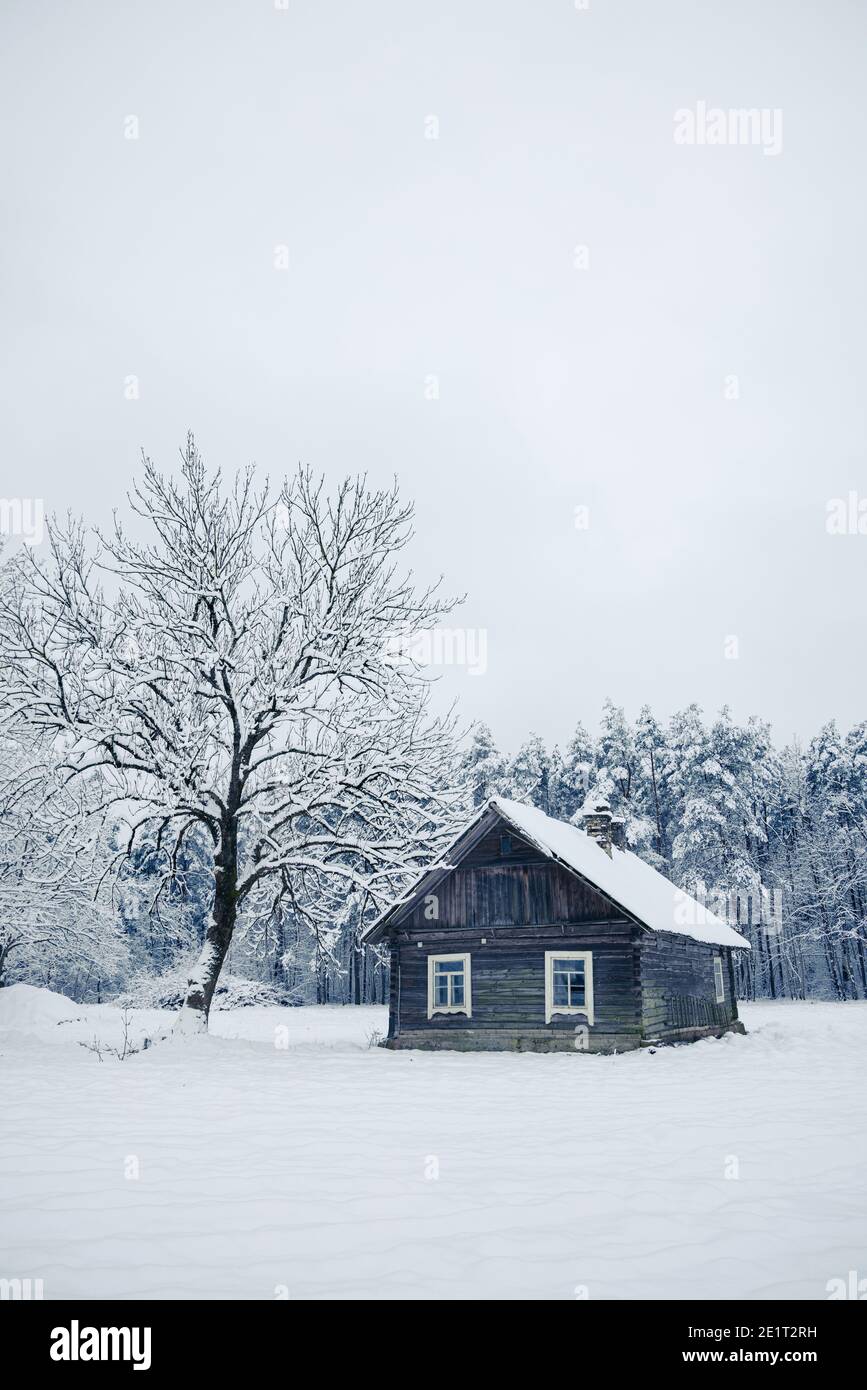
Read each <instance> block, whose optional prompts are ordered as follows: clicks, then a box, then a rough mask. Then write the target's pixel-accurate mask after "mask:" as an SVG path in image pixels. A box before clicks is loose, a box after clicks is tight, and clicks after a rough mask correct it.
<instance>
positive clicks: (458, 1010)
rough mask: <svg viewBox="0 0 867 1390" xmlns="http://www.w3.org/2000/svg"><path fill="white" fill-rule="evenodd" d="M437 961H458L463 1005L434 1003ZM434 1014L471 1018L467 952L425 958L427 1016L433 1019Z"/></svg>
mask: <svg viewBox="0 0 867 1390" xmlns="http://www.w3.org/2000/svg"><path fill="white" fill-rule="evenodd" d="M438 960H459V961H461V962H462V964H463V967H464V1002H463V1004H437V1003H436V1002H435V991H434V981H435V978H436V963H437V961H438ZM434 1014H465V1015H466V1017H467V1018H472V1016H473V982H472V974H471V967H470V956H469V952H467V953H463V952H457V953H456V954H451V955H444V956H428V958H427V1016H428V1018H433V1016H434Z"/></svg>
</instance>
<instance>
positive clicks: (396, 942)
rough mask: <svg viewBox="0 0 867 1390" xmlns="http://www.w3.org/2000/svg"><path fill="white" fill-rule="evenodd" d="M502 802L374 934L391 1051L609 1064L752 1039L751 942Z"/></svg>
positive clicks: (588, 822)
mask: <svg viewBox="0 0 867 1390" xmlns="http://www.w3.org/2000/svg"><path fill="white" fill-rule="evenodd" d="M624 841H625V837H624V834H623V825H622V822H620V821H618V820H617V819H616V818H614V817H613V816H612V815H611V812H610V810H609V809H608V807H607V806H604V805H602V806H597V807H596V808H595V810H594V811H592V812H591V813H590V814H588V815H587V816H586V817H585V820H584V829H579V828H578V827H577V826H574V825H570V824H567V823H565V822H564V821H558V820H554V819H552V818H551V817H550V816H546V815H545V814H544V813H543V812H542V811H539V810H537V809H536V808H535V807H532V806H525V805H522V804H521V803H519V802H515V801H508V800H506V799H504V798H502V797H494V798H493V799H492V800H491V801H489V802H488V803H487V805H486V806H485V807H484V808H483V809H482V810H481V811H480V813H479V814H478V815H477V816H476V818H475V819H474V820H473V822H472V823H471V824H470V825H469V826H468V827H467V828H466V830H464V831H463V833H462V834H461V835H460V836H459V837H458V838H457V840H456V841H455V842H454V844H453V845H452V846H451V848H450V849H449V850H448V852H447V853H446V855H445V856H444V858H443V861H442V862H441V863H440V864H439V865H437V866H435V867H434V868H432V869H431V870H430V871H429V872H427V873H425V874H424V875H423V876H422V877H421V878H420V879H419V880H418V881H417V882H416V883H415V884H414V885H413V887H412V888H411V889H410V891H409V892H408V893H407V894H405V895H404V896H403V897H402V898H401V899H400V900H399V901H398V902H396V903H394V904H393V905H392V906H391V907H390V908H389V909H388V910H387V911H386V912H384V913H383V914H382V915H381V916H380V917H379V918H378V919H377V921H376V922H374V923H373V925H372V926H371V927H370V928H369V930H368V932H367V935H366V938H365V939H366V941H368V942H383V943H387V945H388V947H389V950H390V957H391V993H390V1008H389V1029H388V1038H387V1043H386V1045H387V1046H388V1047H393V1048H403V1047H422V1048H453V1049H479V1048H481V1049H506V1048H508V1049H515V1050H518V1051H521V1050H527V1051H551V1050H560V1049H568V1050H578V1051H589V1052H612V1051H620V1050H622V1049H625V1048H635V1047H641V1046H644V1045H646V1044H649V1043H656V1042H679V1041H693V1040H694V1039H697V1038H701V1037H707V1036H713V1037H718V1036H720V1035H721V1034H723V1033H725V1032H731V1031H736V1032H741V1033H742V1032H743V1031H744V1029H743V1024H741V1023H740V1022H739V1021H738V1010H737V1003H736V1000H735V988H734V970H733V967H732V952H733V951H735V950H749V943H748V942H747V941H746V940H745V939H744V938H743V937H742V936H741V935H740V933H739V932H737V931H735V930H734V929H733V928H732V927H730V926H728V925H727V923H726V922H724V921H722V920H721V919H720V918H719V917H717V916H715V915H714V913H712V912H710V911H709V910H708V909H707V908H706V907H705V906H704V905H703V904H702V903H700V902H698V901H697V900H696V899H695V898H692V897H690V896H689V894H687V893H684V892H682V891H681V890H679V889H676V888H675V886H674V884H673V883H671V881H670V880H669V879H667V878H666V877H665V876H664V875H663V874H660V873H658V872H657V871H656V870H655V869H653V868H652V867H651V866H650V865H649V864H647V863H645V862H644V861H643V860H642V859H640V858H639V857H638V856H637V855H635V854H633V853H631V852H630V851H628V850H627V849H626V848H625V842H624Z"/></svg>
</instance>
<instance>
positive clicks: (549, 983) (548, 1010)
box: [545, 951, 594, 1027]
mask: <svg viewBox="0 0 867 1390" xmlns="http://www.w3.org/2000/svg"><path fill="white" fill-rule="evenodd" d="M555 960H583V962H584V1003H583V1004H581V1005H578V1004H569V1005H566V1004H558V1005H556V1007H555V1005H554V962H555ZM566 1014H581V1015H583V1017H585V1018H586V1019H587V1022H588V1023H589V1024H590V1026H591V1027H592V1026H593V1022H594V1018H593V952H592V951H546V952H545V1022H546V1023H550V1022H551V1021H552V1019H554V1018H560V1017H561V1016H564V1015H566Z"/></svg>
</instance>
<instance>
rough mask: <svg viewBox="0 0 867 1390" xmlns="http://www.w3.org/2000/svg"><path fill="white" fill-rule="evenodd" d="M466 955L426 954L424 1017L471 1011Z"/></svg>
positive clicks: (468, 970)
mask: <svg viewBox="0 0 867 1390" xmlns="http://www.w3.org/2000/svg"><path fill="white" fill-rule="evenodd" d="M471 988H472V987H471V984H470V958H469V956H428V958H427V1016H428V1018H433V1016H434V1014H466V1016H467V1018H470V1017H471V1014H472V998H471Z"/></svg>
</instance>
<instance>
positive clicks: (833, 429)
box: [0, 0, 867, 747]
mask: <svg viewBox="0 0 867 1390" xmlns="http://www.w3.org/2000/svg"><path fill="white" fill-rule="evenodd" d="M865 38H867V7H865V5H864V4H863V3H861V0H827V2H826V3H824V4H822V5H817V4H813V3H798V2H797V0H727V3H721V2H720V0H717V3H713V4H710V3H698V0H662V3H653V4H650V3H648V0H619V3H618V2H615V0H590V8H589V10H588V11H586V12H582V11H579V10H577V9H576V7H575V4H574V0H538V2H537V3H533V2H532V0H522V3H518V0H460V2H459V0H451V3H437V4H431V3H429V0H424V3H420V2H419V0H366V3H364V4H361V3H353V0H340V2H339V3H333V2H332V3H328V4H326V3H314V0H287V8H286V9H285V10H281V9H277V8H275V6H274V3H273V0H259V2H258V3H253V2H252V0H245V2H244V3H242V2H241V0H235V3H230V0H219V3H214V0H208V3H195V0H184V3H182V4H178V3H174V4H171V3H166V0H158V2H155V0H149V3H148V4H146V5H132V6H130V5H119V4H117V3H82V4H79V5H68V4H64V3H59V2H58V0H48V2H47V3H46V2H45V0H43V2H42V3H39V4H32V3H29V4H25V3H21V2H20V0H19V3H11V0H6V3H5V4H4V6H3V17H2V55H3V56H2V81H0V118H2V122H3V130H4V142H3V144H4V149H3V155H2V179H0V197H2V219H3V265H2V281H0V295H2V304H0V308H2V330H0V332H2V359H0V366H2V391H3V397H4V409H3V413H2V426H0V427H2V459H3V469H2V477H0V496H3V497H6V498H10V497H11V498H15V497H20V496H34V497H41V498H44V499H45V503H46V506H47V507H48V508H50V509H57V510H65V509H66V508H67V507H72V508H73V509H74V510H75V511H82V512H84V513H85V514H86V515H87V516H88V517H90V518H92V519H93V520H99V521H104V520H105V519H106V518H107V516H108V514H109V512H110V509H111V507H112V505H113V504H115V503H117V502H120V501H121V500H122V497H123V493H124V491H125V488H126V486H127V485H128V483H129V481H130V479H131V477H132V475H133V472H134V470H135V467H136V463H137V459H138V455H139V451H140V449H141V448H142V447H144V448H145V449H146V450H147V452H148V453H149V454H151V456H152V457H154V458H155V459H157V460H160V461H162V462H163V463H164V464H165V465H166V466H168V467H175V466H176V460H177V451H178V447H179V446H180V444H181V443H182V442H183V438H184V434H185V431H186V429H187V428H188V427H192V428H193V429H194V430H195V432H196V435H197V438H198V441H199V444H200V447H201V448H202V450H203V452H204V453H205V455H206V457H207V458H208V460H209V461H210V462H212V463H214V464H218V463H219V464H221V465H223V466H224V467H225V468H229V469H232V468H234V467H236V466H237V465H240V464H243V463H246V462H248V461H251V460H252V461H255V462H257V463H258V464H259V465H260V466H261V467H262V468H263V469H264V470H266V471H268V472H270V473H271V474H272V475H275V474H278V473H281V472H283V471H284V470H286V469H287V468H292V467H293V466H294V465H295V463H296V462H297V461H299V460H302V461H304V462H305V463H309V464H311V465H313V467H315V468H316V469H320V470H323V471H325V472H326V473H327V474H328V475H330V476H333V477H337V476H338V475H340V474H341V473H343V472H345V471H356V470H368V471H369V472H370V474H371V475H372V476H373V477H374V478H375V479H376V480H385V479H387V478H388V477H389V476H390V475H391V474H393V473H395V472H396V473H397V474H398V476H399V478H400V481H401V484H402V487H403V490H404V492H405V493H406V494H407V495H408V496H411V497H413V498H414V499H415V501H416V504H417V515H418V539H417V542H416V544H415V547H414V551H413V559H414V562H415V564H416V566H417V568H418V570H419V572H420V574H422V575H424V576H425V577H427V576H429V575H430V574H433V573H438V572H439V571H440V570H442V571H443V572H444V573H445V575H446V578H447V585H448V587H449V588H450V589H451V590H453V591H458V592H464V591H466V593H467V594H468V600H467V603H466V605H465V607H464V609H463V610H462V615H461V617H460V618H459V619H456V620H455V621H456V622H460V623H462V624H465V625H467V626H469V627H471V628H484V629H485V630H486V632H487V641H488V667H487V672H486V674H485V675H483V676H475V677H474V676H471V675H468V674H467V673H466V672H465V671H454V672H449V673H448V675H447V676H446V678H445V680H444V682H443V685H444V694H446V693H447V694H457V695H459V697H460V699H461V702H462V707H463V710H464V712H465V713H466V714H467V715H468V716H473V717H475V716H480V717H483V718H485V719H487V720H488V721H489V722H490V724H491V726H492V728H493V730H494V732H495V735H496V736H497V737H498V739H499V740H500V741H501V742H502V744H503V745H505V746H506V747H512V746H514V745H515V744H517V742H518V741H519V740H520V739H521V738H523V737H524V736H525V735H526V734H527V733H528V732H529V731H530V730H531V729H532V730H536V731H537V732H539V733H541V734H542V735H544V736H545V737H547V738H548V739H550V740H552V741H554V740H560V741H561V742H562V741H564V740H565V739H566V738H568V736H569V733H570V731H571V729H572V727H573V725H574V723H575V721H576V719H578V718H583V719H584V720H585V721H588V722H590V723H591V724H595V722H596V720H597V717H598V713H599V708H600V705H601V701H602V699H603V697H604V696H605V695H606V694H610V695H611V697H612V698H613V699H615V700H616V701H618V702H619V703H623V704H625V705H626V707H627V710H628V711H629V712H630V713H631V714H634V713H636V712H637V709H638V707H639V705H640V704H641V703H643V702H644V701H648V702H650V703H651V704H652V705H653V706H654V707H655V709H656V710H657V712H658V713H659V714H667V713H669V712H670V711H671V710H672V709H674V708H675V707H677V706H680V705H683V704H686V703H688V702H689V701H691V700H697V701H698V702H699V703H701V704H702V705H704V706H705V707H706V708H707V709H708V710H714V709H716V708H717V707H718V706H719V705H720V704H722V703H723V702H725V701H728V702H729V703H730V704H731V705H732V707H733V709H734V712H735V713H736V715H738V716H746V715H747V714H749V713H751V712H756V713H760V714H762V715H764V716H766V717H768V718H770V719H771V720H772V721H773V723H774V727H775V730H776V732H777V734H778V736H779V737H780V738H781V739H782V738H785V737H788V736H790V735H791V734H792V733H793V732H797V733H799V734H801V735H808V734H809V733H810V732H812V731H813V730H815V728H816V727H817V726H818V725H819V724H820V723H821V722H823V721H824V720H826V719H827V718H830V717H837V718H838V719H840V720H841V721H842V722H843V723H844V724H845V723H849V722H852V721H854V720H856V719H860V718H863V717H865V715H867V707H865V702H864V685H865V682H864V676H865V659H864V602H865V567H867V535H843V536H839V535H829V534H827V532H826V504H827V502H828V500H829V499H831V498H835V497H843V496H846V495H847V494H848V492H849V491H850V490H855V491H856V492H858V494H859V496H860V497H864V498H867V467H865V386H864V382H865V366H867V363H865V323H867V312H865V311H867V304H865V298H867V295H865V256H867V252H865V247H867V226H865V220H867V219H865V194H864V150H865V145H867V92H865V83H864V70H863V64H864V41H865ZM700 101H705V102H707V103H708V105H709V106H711V107H722V108H725V109H729V108H736V107H758V108H769V109H777V108H779V109H780V110H781V112H782V151H781V152H780V153H779V154H777V155H766V154H765V153H764V151H763V149H762V147H761V146H760V145H759V146H756V145H736V146H726V147H720V146H715V147H711V146H707V145H705V146H695V145H694V146H683V145H677V144H676V143H675V141H674V113H675V111H677V110H678V109H680V108H691V109H695V108H696V104H697V103H698V102H700ZM130 116H133V117H135V118H136V119H137V121H138V137H139V138H138V139H135V140H133V139H128V138H125V136H126V135H127V134H128V133H129V131H130V129H131V128H132V127H131V126H130V125H129V123H128V121H127V118H128V117H130ZM430 117H435V118H436V121H437V122H438V136H439V138H437V139H429V138H426V134H430V133H431V132H432V131H433V130H435V127H434V125H433V123H432V122H431V121H430V120H429V119H428V118H430ZM282 245H286V246H288V248H289V269H288V270H280V269H276V268H275V264H274V261H275V247H278V246H282ZM579 245H582V246H586V247H587V248H588V252H587V254H588V256H589V265H588V266H587V268H586V269H577V268H576V266H575V248H576V246H579ZM130 376H135V377H137V378H138V382H139V390H140V398H139V399H138V400H128V399H125V394H124V384H125V380H126V379H127V378H128V377H130ZM432 376H435V377H436V378H437V379H438V388H439V398H438V399H435V400H431V399H427V398H426V385H427V386H428V394H429V381H428V379H429V378H430V377H432ZM731 376H736V377H737V389H738V391H739V398H738V399H736V400H733V399H726V379H727V378H729V377H731ZM578 506H588V507H589V509H590V512H589V518H590V525H589V529H587V530H578V529H576V526H575V508H576V507H578ZM729 636H736V637H737V639H738V644H739V646H738V650H739V656H738V658H737V659H736V660H732V659H726V656H725V645H724V644H725V640H726V638H727V637H729Z"/></svg>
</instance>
